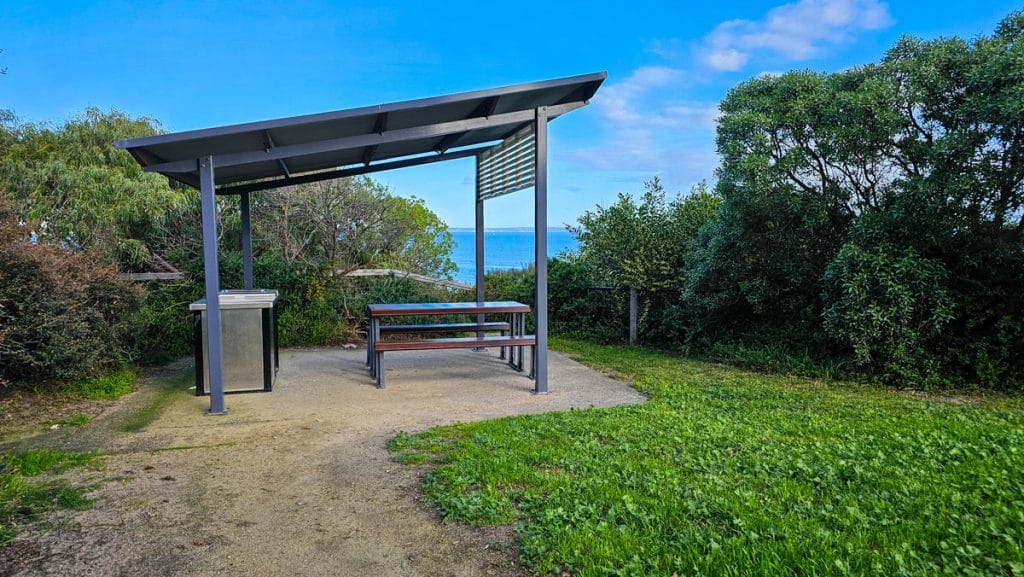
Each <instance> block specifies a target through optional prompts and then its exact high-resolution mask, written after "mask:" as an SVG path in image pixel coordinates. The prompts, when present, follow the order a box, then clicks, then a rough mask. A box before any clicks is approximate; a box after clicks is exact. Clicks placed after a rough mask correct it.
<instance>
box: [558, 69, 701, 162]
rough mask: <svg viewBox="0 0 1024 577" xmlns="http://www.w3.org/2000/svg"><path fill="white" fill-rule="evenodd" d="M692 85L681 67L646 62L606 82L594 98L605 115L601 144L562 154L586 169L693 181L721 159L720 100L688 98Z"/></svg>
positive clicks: (565, 158)
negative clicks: (717, 136)
mask: <svg viewBox="0 0 1024 577" xmlns="http://www.w3.org/2000/svg"><path fill="white" fill-rule="evenodd" d="M688 85H689V77H688V75H687V74H685V73H684V72H683V71H681V70H678V69H675V68H670V67H663V66H645V67H641V68H638V69H636V70H634V71H633V73H632V74H630V75H629V76H628V77H626V78H625V79H623V80H621V81H619V82H614V83H611V84H609V85H608V86H605V87H604V88H602V89H601V93H600V97H599V98H596V99H595V100H594V104H595V106H596V108H597V110H598V112H599V113H600V115H601V117H602V119H603V120H604V131H605V135H604V136H605V138H603V139H602V144H601V145H599V146H588V147H583V148H577V149H574V150H569V151H566V152H565V153H563V154H561V155H560V158H561V159H563V160H565V161H567V162H570V163H573V164H576V165H579V166H582V167H584V168H585V169H587V170H596V171H602V172H612V173H620V174H633V175H640V176H642V177H643V178H649V177H651V176H662V177H663V178H664V177H668V180H669V181H677V182H693V181H696V180H699V179H700V178H707V177H709V176H710V175H711V172H712V171H713V170H714V168H715V166H716V165H717V160H716V159H715V154H714V148H713V142H714V128H715V120H716V119H717V118H718V115H719V111H718V104H717V103H714V102H702V101H695V100H690V99H687V98H685V97H684V95H685V93H686V89H687V88H688ZM694 174H698V176H696V177H695V176H694Z"/></svg>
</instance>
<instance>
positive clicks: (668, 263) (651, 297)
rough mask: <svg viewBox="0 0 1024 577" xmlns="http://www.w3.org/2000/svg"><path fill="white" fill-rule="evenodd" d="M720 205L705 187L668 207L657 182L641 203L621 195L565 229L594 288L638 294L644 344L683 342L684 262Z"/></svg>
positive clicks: (651, 183)
mask: <svg viewBox="0 0 1024 577" xmlns="http://www.w3.org/2000/svg"><path fill="white" fill-rule="evenodd" d="M719 202H720V199H719V197H718V196H717V195H716V194H714V193H712V192H710V191H708V189H707V186H706V184H705V183H703V182H702V183H700V184H698V185H697V186H695V187H694V188H693V190H691V191H690V194H689V195H687V196H685V197H677V198H675V199H673V200H671V201H669V200H667V199H666V194H665V190H664V189H663V188H662V186H661V182H660V181H659V180H658V179H657V178H655V179H653V180H651V181H649V182H646V183H644V192H643V194H641V195H640V197H639V199H634V198H633V197H632V196H630V195H627V194H620V195H619V198H618V201H617V202H616V203H615V204H613V205H611V206H609V207H607V208H605V207H602V206H598V207H597V208H596V209H595V210H593V211H587V212H585V213H583V215H582V216H580V217H579V220H578V225H577V226H574V227H570V228H569V230H570V231H571V232H572V233H573V234H574V235H575V236H576V238H577V240H578V241H579V245H580V248H579V257H578V264H579V265H580V266H581V267H582V269H581V270H586V271H587V273H586V274H587V276H588V277H589V279H590V280H591V281H592V282H593V284H597V285H605V286H609V287H614V288H623V289H626V288H635V289H637V290H638V291H639V293H640V297H641V311H640V325H641V328H642V330H641V336H642V338H644V339H645V340H649V341H652V342H662V343H664V344H670V343H672V342H675V341H679V340H681V338H682V335H681V334H680V330H681V329H682V326H683V323H682V317H681V307H680V303H679V299H678V298H677V294H678V292H679V290H680V288H681V287H682V284H683V282H685V280H686V277H687V269H686V267H685V264H686V257H687V255H688V254H689V252H690V250H691V246H692V243H693V241H694V239H695V238H696V236H697V233H698V232H699V231H700V230H701V228H702V227H704V225H705V224H707V223H708V222H709V221H711V220H712V219H713V218H714V216H715V214H716V213H717V211H718V205H719ZM558 280H561V279H553V280H552V283H551V285H552V287H557V286H558V282H557V281H558ZM566 296H568V295H566ZM576 298H581V297H580V296H577V297H576ZM622 298H625V297H622ZM619 300H621V298H620V299H619ZM566 302H572V301H571V300H570V301H566ZM625 306H627V307H628V304H626V305H625ZM627 314H628V313H627ZM617 332H619V333H620V334H622V332H623V331H622V330H620V331H617ZM601 333H602V334H603V336H607V333H605V332H604V331H601Z"/></svg>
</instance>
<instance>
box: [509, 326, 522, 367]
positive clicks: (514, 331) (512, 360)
mask: <svg viewBox="0 0 1024 577" xmlns="http://www.w3.org/2000/svg"><path fill="white" fill-rule="evenodd" d="M509 321H510V322H509V325H510V328H511V330H510V331H509V332H510V333H511V335H512V337H513V338H515V337H516V336H518V334H519V313H512V314H510V315H509ZM508 366H510V367H512V368H513V369H514V368H516V348H515V347H509V348H508Z"/></svg>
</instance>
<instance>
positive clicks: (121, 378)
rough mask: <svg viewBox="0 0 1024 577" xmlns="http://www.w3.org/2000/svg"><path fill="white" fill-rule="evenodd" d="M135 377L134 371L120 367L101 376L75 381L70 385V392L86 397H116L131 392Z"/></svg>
mask: <svg viewBox="0 0 1024 577" xmlns="http://www.w3.org/2000/svg"><path fill="white" fill-rule="evenodd" d="M135 378H136V375H135V372H134V371H132V370H131V369H128V368H122V369H118V370H116V371H114V372H112V373H110V374H107V375H103V376H102V377H95V378H91V379H86V380H84V381H81V382H79V383H76V384H75V385H73V386H72V388H71V393H72V394H75V395H78V396H81V397H84V398H86V399H117V398H119V397H121V396H124V395H125V394H127V393H130V392H132V388H133V387H134V386H135Z"/></svg>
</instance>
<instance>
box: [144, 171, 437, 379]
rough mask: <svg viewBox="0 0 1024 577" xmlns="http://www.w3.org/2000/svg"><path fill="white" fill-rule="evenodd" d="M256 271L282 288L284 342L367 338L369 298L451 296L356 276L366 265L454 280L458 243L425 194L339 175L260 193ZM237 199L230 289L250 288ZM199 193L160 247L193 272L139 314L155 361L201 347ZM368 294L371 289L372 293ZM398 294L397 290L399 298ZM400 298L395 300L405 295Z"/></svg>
mask: <svg viewBox="0 0 1024 577" xmlns="http://www.w3.org/2000/svg"><path fill="white" fill-rule="evenodd" d="M251 202H252V211H253V217H252V224H253V247H254V263H253V268H254V277H255V283H256V285H257V286H263V287H271V288H274V289H276V290H277V291H278V292H279V294H280V299H279V301H278V302H279V306H278V315H279V316H278V320H279V327H280V333H279V335H278V336H279V339H280V344H281V346H285V347H288V346H303V345H307V346H308V345H330V344H339V343H342V342H346V341H348V340H352V339H356V338H358V335H357V332H358V331H359V330H360V328H361V326H362V324H363V322H364V320H365V319H364V317H365V312H366V306H365V305H366V304H367V303H368V302H371V301H368V300H366V299H367V298H368V297H370V296H373V298H377V299H378V300H376V301H372V302H385V301H380V300H379V299H381V298H384V299H387V298H393V299H398V300H405V301H415V300H420V301H423V300H444V299H446V298H451V297H450V296H449V295H447V294H446V293H441V292H439V291H438V290H437V289H434V288H428V287H422V286H416V285H415V284H414V283H411V281H404V280H396V279H354V278H346V277H344V276H341V275H340V274H339V273H342V272H347V271H350V270H353V269H357V268H396V269H399V270H407V271H410V272H417V273H421V274H427V275H433V276H438V277H442V278H448V277H450V275H451V272H452V271H453V270H454V266H455V265H454V264H453V263H452V261H451V249H452V246H453V241H452V238H451V234H450V233H449V232H448V230H447V227H446V225H445V224H444V223H443V222H442V221H441V220H440V219H439V218H438V217H437V215H436V214H434V213H433V212H431V211H430V210H428V209H427V208H426V206H425V205H424V204H423V202H422V201H420V200H418V199H406V198H401V197H397V196H393V195H392V194H390V192H389V191H388V190H387V189H386V188H384V187H383V186H381V185H380V184H378V183H376V182H374V181H372V180H370V179H367V178H353V179H339V180H335V181H330V182H325V183H314V184H311V185H302V186H296V187H288V188H284V189H279V190H272V191H266V192H262V193H260V194H257V195H253V196H252V200H251ZM238 214H239V207H238V199H237V198H218V222H217V224H218V234H219V236H220V239H219V245H220V259H219V261H220V279H221V286H222V288H241V278H242V256H241V251H240V245H241V223H240V219H239V218H238ZM199 222H200V211H199V203H198V199H195V198H193V199H191V200H189V201H188V202H187V203H186V204H185V206H184V207H183V208H182V209H181V210H180V211H178V212H177V213H175V214H173V215H171V216H170V217H169V218H168V220H167V222H166V224H165V226H164V234H163V236H161V237H159V238H156V239H154V245H155V246H156V248H157V249H158V251H159V252H160V253H161V254H164V255H165V256H166V258H167V260H169V261H171V262H174V263H175V264H176V265H177V266H178V268H179V269H181V270H183V271H185V272H186V273H187V276H186V279H185V280H184V281H182V282H177V283H163V284H159V285H151V287H150V289H151V290H150V294H149V298H148V300H147V303H146V305H145V306H144V307H142V309H141V310H140V311H139V313H138V315H137V316H136V325H137V326H138V327H139V330H138V333H137V334H136V336H135V341H136V342H138V343H139V344H140V347H142V357H143V358H144V359H146V360H147V361H148V362H153V363H159V362H165V361H167V360H169V359H171V358H174V357H178V356H182V355H187V354H189V353H190V352H191V347H192V323H191V318H190V315H189V313H188V311H187V308H188V306H187V305H188V303H189V302H191V301H193V300H195V299H198V298H201V297H202V296H203V294H204V293H203V286H202V284H201V279H202V277H203V273H204V271H203V263H202V235H201V231H200V227H199ZM364 291H365V292H364ZM389 294H390V296H389ZM398 300H395V301H393V302H398Z"/></svg>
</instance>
